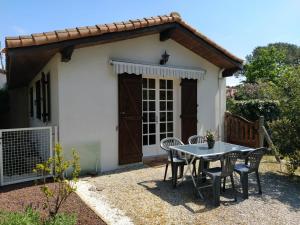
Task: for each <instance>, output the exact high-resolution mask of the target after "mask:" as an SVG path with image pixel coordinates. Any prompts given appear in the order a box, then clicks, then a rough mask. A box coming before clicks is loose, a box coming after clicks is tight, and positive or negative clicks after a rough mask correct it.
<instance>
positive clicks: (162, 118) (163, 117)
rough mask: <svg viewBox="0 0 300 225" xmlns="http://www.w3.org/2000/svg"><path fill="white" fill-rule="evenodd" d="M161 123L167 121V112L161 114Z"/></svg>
mask: <svg viewBox="0 0 300 225" xmlns="http://www.w3.org/2000/svg"><path fill="white" fill-rule="evenodd" d="M160 121H166V113H165V112H161V113H160Z"/></svg>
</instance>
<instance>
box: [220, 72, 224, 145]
mask: <svg viewBox="0 0 300 225" xmlns="http://www.w3.org/2000/svg"><path fill="white" fill-rule="evenodd" d="M224 70H225V69H224V68H221V69H220V70H219V76H218V91H219V126H218V136H219V140H220V141H221V127H222V125H221V121H222V116H223V115H221V106H222V104H221V101H222V92H221V81H223V79H225V78H224V77H223V76H222V73H223V71H224Z"/></svg>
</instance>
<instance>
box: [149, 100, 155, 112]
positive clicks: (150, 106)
mask: <svg viewBox="0 0 300 225" xmlns="http://www.w3.org/2000/svg"><path fill="white" fill-rule="evenodd" d="M149 111H155V101H149Z"/></svg>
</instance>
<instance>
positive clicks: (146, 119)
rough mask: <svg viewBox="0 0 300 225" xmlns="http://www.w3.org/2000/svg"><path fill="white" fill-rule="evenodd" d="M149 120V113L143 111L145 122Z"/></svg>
mask: <svg viewBox="0 0 300 225" xmlns="http://www.w3.org/2000/svg"><path fill="white" fill-rule="evenodd" d="M147 121H148V114H147V113H143V122H147Z"/></svg>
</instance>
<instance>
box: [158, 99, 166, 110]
mask: <svg viewBox="0 0 300 225" xmlns="http://www.w3.org/2000/svg"><path fill="white" fill-rule="evenodd" d="M159 110H160V111H165V110H166V102H165V101H161V102H159Z"/></svg>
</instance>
